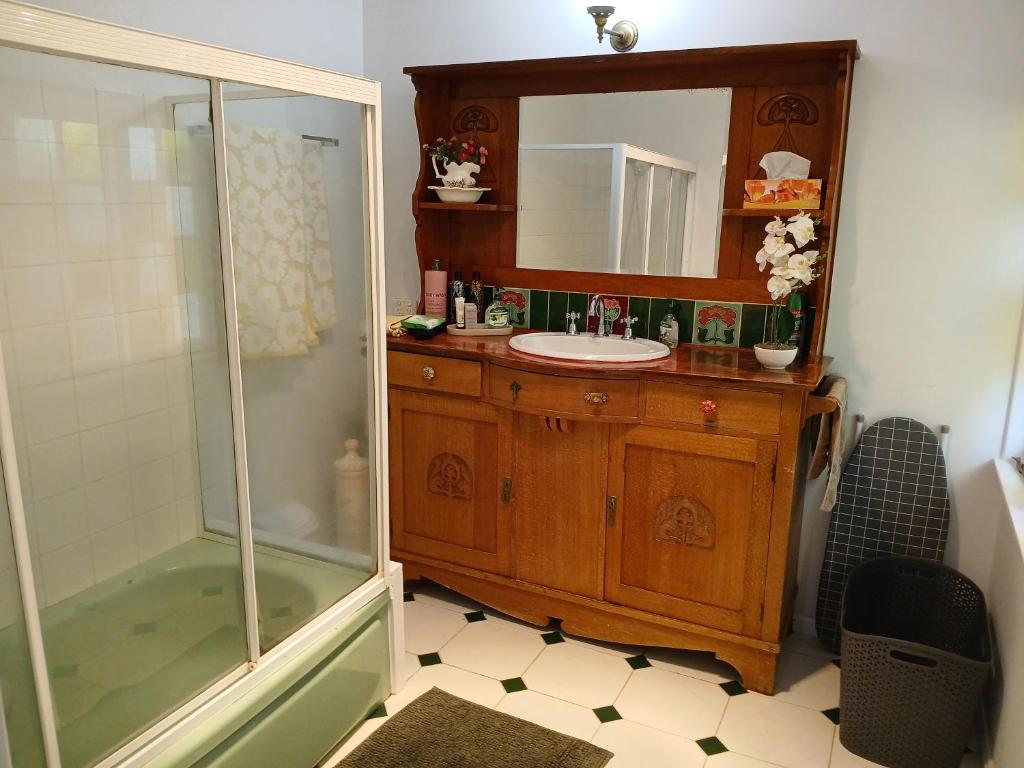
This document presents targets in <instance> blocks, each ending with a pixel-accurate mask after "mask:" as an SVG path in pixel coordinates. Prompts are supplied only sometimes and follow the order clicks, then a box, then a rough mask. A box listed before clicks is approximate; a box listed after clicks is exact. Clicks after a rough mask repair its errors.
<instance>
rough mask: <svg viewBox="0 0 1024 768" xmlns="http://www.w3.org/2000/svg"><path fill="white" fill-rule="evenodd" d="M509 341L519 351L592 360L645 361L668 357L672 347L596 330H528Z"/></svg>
mask: <svg viewBox="0 0 1024 768" xmlns="http://www.w3.org/2000/svg"><path fill="white" fill-rule="evenodd" d="M508 344H509V346H510V347H512V349H514V350H516V351H518V352H525V353H527V354H529V355H539V356H540V357H557V358H559V359H561V360H589V361H592V362H595V363H598V362H601V363H642V362H646V361H648V360H657V359H658V358H661V357H668V354H669V352H670V350H669V348H668V347H666V346H665V345H664V344H662V343H661V342H660V341H651V340H650V339H624V338H622V337H621V336H602V337H600V338H599V337H597V336H594V334H592V333H581V334H580V335H579V336H566V335H565V334H564V333H524V334H523V335H522V336H513V337H512V338H511V339H509V341H508Z"/></svg>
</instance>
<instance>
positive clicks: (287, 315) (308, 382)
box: [207, 85, 377, 650]
mask: <svg viewBox="0 0 1024 768" xmlns="http://www.w3.org/2000/svg"><path fill="white" fill-rule="evenodd" d="M224 115H225V122H226V133H225V140H226V144H227V155H228V162H227V168H228V189H229V197H230V208H231V227H232V231H231V235H232V252H233V254H234V277H235V291H236V306H237V313H238V335H239V345H240V354H241V369H242V396H243V399H244V405H245V409H244V413H245V431H246V450H247V463H248V473H249V495H250V502H251V503H250V506H251V511H252V522H253V536H254V540H255V560H256V598H257V603H258V608H259V627H260V645H261V648H262V649H263V650H266V649H268V648H270V647H272V646H274V645H276V644H277V643H278V642H280V641H281V640H282V639H283V638H284V637H286V636H288V635H289V634H291V633H292V632H294V631H295V630H296V629H298V628H299V627H301V626H302V625H304V624H306V623H307V622H308V621H309V620H310V619H312V618H313V617H315V616H317V615H318V614H320V613H322V612H323V611H324V610H325V609H327V608H328V607H329V606H331V605H332V604H334V603H335V602H337V601H338V600H339V599H341V598H342V597H344V596H345V595H347V594H349V593H350V592H351V591H352V590H353V589H355V588H356V587H357V586H359V585H360V584H362V583H363V582H365V581H366V580H367V579H368V578H369V577H370V576H371V575H372V574H374V573H375V572H376V570H377V551H376V544H375V542H376V531H375V529H374V526H375V515H374V509H375V500H374V477H375V473H376V468H375V467H374V466H373V462H372V459H371V458H369V457H372V456H373V445H372V443H371V442H370V440H371V437H370V436H371V435H372V434H373V424H372V403H373V400H372V379H371V376H372V370H371V365H370V359H369V357H368V355H367V343H366V334H367V328H368V322H369V313H370V308H369V293H368V290H369V289H368V285H369V250H368V224H367V222H368V218H367V216H368V214H367V208H366V148H365V146H364V140H363V137H364V133H365V127H364V126H365V122H364V114H363V108H362V107H361V106H360V105H358V104H352V103H348V102H341V101H336V100H333V99H327V98H322V97H318V96H304V95H292V94H285V93H282V92H281V91H267V90H265V89H257V88H252V87H249V86H236V85H232V86H231V87H225V99H224ZM210 522H211V521H209V520H207V524H208V525H209V524H210Z"/></svg>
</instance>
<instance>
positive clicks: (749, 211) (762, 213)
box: [722, 208, 825, 219]
mask: <svg viewBox="0 0 1024 768" xmlns="http://www.w3.org/2000/svg"><path fill="white" fill-rule="evenodd" d="M798 213H800V209H799V208H776V209H774V210H773V209H769V208H723V209H722V215H723V216H740V217H749V218H755V219H756V218H761V219H770V218H772V217H773V216H778V217H780V218H783V219H786V218H789V217H790V216H796V215H797V214H798ZM804 213H806V214H807V215H808V216H810V217H811V218H812V219H820V218H824V216H825V211H823V210H821V209H820V208H819V209H818V210H814V211H808V210H805V211H804Z"/></svg>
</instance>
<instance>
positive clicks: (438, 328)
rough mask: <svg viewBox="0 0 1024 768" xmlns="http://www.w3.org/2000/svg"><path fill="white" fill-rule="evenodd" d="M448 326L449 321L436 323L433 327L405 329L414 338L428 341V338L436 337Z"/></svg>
mask: <svg viewBox="0 0 1024 768" xmlns="http://www.w3.org/2000/svg"><path fill="white" fill-rule="evenodd" d="M403 327H404V326H403ZM446 327H448V324H447V323H441V324H440V325H435V326H434V327H433V328H406V329H405V330H406V333H408V334H409V335H410V336H412V337H413V338H414V339H418V340H419V341H426V340H427V339H432V338H434V337H435V336H437V334H439V333H444V329H445V328H446Z"/></svg>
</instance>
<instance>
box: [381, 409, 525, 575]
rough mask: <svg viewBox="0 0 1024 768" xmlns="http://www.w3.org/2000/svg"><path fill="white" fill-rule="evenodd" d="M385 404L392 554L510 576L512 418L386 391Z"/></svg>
mask: <svg viewBox="0 0 1024 768" xmlns="http://www.w3.org/2000/svg"><path fill="white" fill-rule="evenodd" d="M388 400H389V410H390V420H391V423H390V428H389V438H390V456H391V542H392V546H393V547H394V548H395V549H396V550H399V551H404V552H410V553H416V554H421V555H426V556H428V557H434V558H437V559H438V560H443V561H445V562H448V563H455V564H457V565H465V566H469V567H472V568H480V569H482V570H487V571H492V572H494V573H501V574H508V568H509V540H510V530H509V528H510V526H509V519H510V518H509V504H508V500H507V498H505V499H503V494H502V483H503V479H504V477H505V475H506V473H507V467H508V465H509V459H510V454H511V450H510V448H509V447H508V446H509V442H510V441H509V438H508V436H507V432H508V423H509V421H510V419H509V417H508V416H507V415H505V414H504V413H502V412H500V411H498V409H496V408H494V407H493V406H490V405H487V404H485V403H481V402H479V401H477V400H465V399H460V398H455V397H447V396H443V395H423V394H419V393H417V392H408V391H404V390H397V389H391V390H389V392H388Z"/></svg>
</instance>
